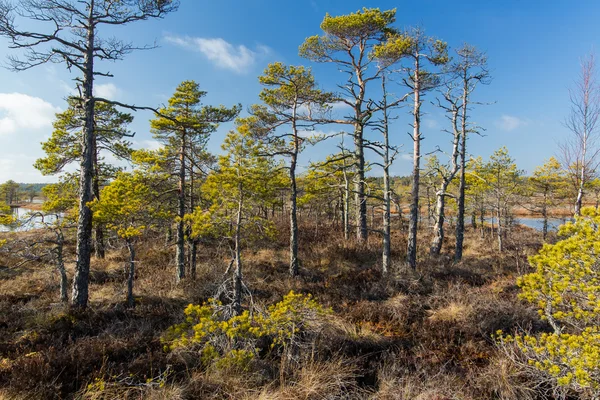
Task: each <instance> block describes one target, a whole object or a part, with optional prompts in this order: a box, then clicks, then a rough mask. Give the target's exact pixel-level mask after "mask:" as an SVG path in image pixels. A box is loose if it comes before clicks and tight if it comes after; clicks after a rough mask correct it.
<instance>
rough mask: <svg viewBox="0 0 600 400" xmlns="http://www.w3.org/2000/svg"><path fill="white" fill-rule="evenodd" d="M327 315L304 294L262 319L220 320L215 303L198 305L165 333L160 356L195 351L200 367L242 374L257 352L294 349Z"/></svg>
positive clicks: (220, 311)
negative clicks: (290, 347) (297, 342)
mask: <svg viewBox="0 0 600 400" xmlns="http://www.w3.org/2000/svg"><path fill="white" fill-rule="evenodd" d="M329 313H331V311H330V310H328V309H325V308H324V307H323V306H321V305H320V304H319V303H317V302H316V301H315V300H314V299H313V298H312V296H311V295H310V294H309V295H302V294H297V293H294V292H293V291H292V292H290V293H288V294H287V295H286V296H284V298H283V300H282V301H280V302H279V303H277V304H274V305H271V306H270V307H269V308H268V309H267V310H266V312H264V313H250V312H249V311H244V312H243V313H242V314H240V315H237V316H233V317H231V318H227V317H225V314H224V312H223V307H222V304H221V303H220V302H219V301H216V300H214V299H210V300H209V301H208V302H206V303H204V304H202V305H193V304H190V305H188V306H187V307H186V309H185V310H184V314H185V321H184V322H183V323H181V324H177V325H174V326H172V327H170V328H169V329H168V330H167V332H166V333H165V335H164V336H163V339H162V340H163V343H164V345H165V350H171V351H173V350H177V349H186V350H197V351H198V352H199V354H200V360H201V362H202V364H203V365H204V366H206V367H208V366H211V365H214V366H215V367H217V368H241V369H247V367H248V365H249V364H250V362H251V361H252V360H253V359H254V358H255V357H256V356H257V355H258V354H259V353H260V352H262V351H265V352H266V353H270V352H272V351H273V349H275V348H277V347H286V346H289V345H291V344H292V343H295V342H296V340H297V338H298V336H299V335H300V334H302V333H304V332H306V331H307V330H308V329H309V328H314V327H316V326H318V325H319V324H320V323H322V321H324V317H325V316H327V315H328V314H329ZM265 343H266V345H265ZM261 346H263V347H265V348H261Z"/></svg>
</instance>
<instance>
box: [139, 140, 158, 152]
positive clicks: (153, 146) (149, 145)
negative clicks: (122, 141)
mask: <svg viewBox="0 0 600 400" xmlns="http://www.w3.org/2000/svg"><path fill="white" fill-rule="evenodd" d="M137 144H138V145H139V146H140V147H141V148H142V149H146V150H158V149H160V148H162V147H163V145H162V144H161V143H160V142H158V141H156V140H141V141H139V142H137Z"/></svg>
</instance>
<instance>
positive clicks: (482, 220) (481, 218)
mask: <svg viewBox="0 0 600 400" xmlns="http://www.w3.org/2000/svg"><path fill="white" fill-rule="evenodd" d="M479 225H480V226H481V234H480V236H481V238H482V239H483V238H484V237H485V209H484V208H483V207H481V208H480V209H479Z"/></svg>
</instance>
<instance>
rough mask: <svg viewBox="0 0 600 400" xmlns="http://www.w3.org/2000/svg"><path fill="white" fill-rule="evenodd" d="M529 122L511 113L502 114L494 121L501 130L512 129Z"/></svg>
mask: <svg viewBox="0 0 600 400" xmlns="http://www.w3.org/2000/svg"><path fill="white" fill-rule="evenodd" d="M527 124H529V121H527V120H525V119H522V118H519V117H515V116H512V115H503V116H501V117H500V119H499V120H497V121H496V127H497V128H499V129H502V130H503V131H507V132H510V131H514V130H515V129H517V128H522V127H524V126H526V125H527Z"/></svg>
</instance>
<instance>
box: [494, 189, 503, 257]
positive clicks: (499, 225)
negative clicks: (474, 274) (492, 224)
mask: <svg viewBox="0 0 600 400" xmlns="http://www.w3.org/2000/svg"><path fill="white" fill-rule="evenodd" d="M501 212H502V211H501V207H500V200H499V199H498V202H497V203H496V214H497V216H498V251H500V253H502V251H503V250H504V243H503V237H502V233H503V232H502V229H503V226H502V215H501Z"/></svg>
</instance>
